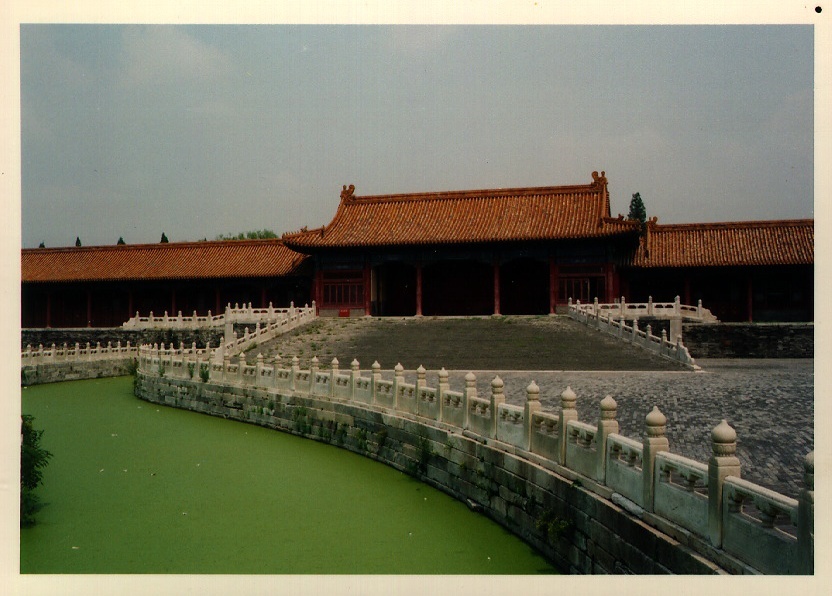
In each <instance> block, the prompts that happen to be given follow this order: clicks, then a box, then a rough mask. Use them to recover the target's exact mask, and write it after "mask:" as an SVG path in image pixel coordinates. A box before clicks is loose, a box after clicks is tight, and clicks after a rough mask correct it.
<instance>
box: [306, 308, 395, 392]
mask: <svg viewBox="0 0 832 596" xmlns="http://www.w3.org/2000/svg"><path fill="white" fill-rule="evenodd" d="M313 302H314V301H313ZM371 369H372V371H373V372H372V373H370V375H371V376H372V378H373V387H372V389H373V403H376V402H377V395H378V382H379V381H380V380H381V364H379V363H378V360H376V361H374V362H373V365H372V366H371Z"/></svg>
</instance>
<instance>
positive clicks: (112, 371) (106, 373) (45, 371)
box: [20, 358, 135, 387]
mask: <svg viewBox="0 0 832 596" xmlns="http://www.w3.org/2000/svg"><path fill="white" fill-rule="evenodd" d="M134 369H135V358H114V359H111V360H97V361H94V362H54V363H47V364H36V365H32V366H23V367H21V369H20V384H21V385H22V386H24V387H25V386H27V385H40V384H42V383H58V382H61V381H77V380H82V379H99V378H102V377H121V376H124V375H129V374H131V373H132V372H133V370H134Z"/></svg>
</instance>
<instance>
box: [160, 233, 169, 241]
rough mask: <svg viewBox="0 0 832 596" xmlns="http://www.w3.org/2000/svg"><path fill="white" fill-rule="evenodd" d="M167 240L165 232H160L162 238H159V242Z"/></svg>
mask: <svg viewBox="0 0 832 596" xmlns="http://www.w3.org/2000/svg"><path fill="white" fill-rule="evenodd" d="M167 241H168V237H167V236H165V233H164V232H162V239H161V240H159V242H167Z"/></svg>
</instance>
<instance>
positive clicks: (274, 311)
mask: <svg viewBox="0 0 832 596" xmlns="http://www.w3.org/2000/svg"><path fill="white" fill-rule="evenodd" d="M314 309H315V303H314V301H313V302H312V307H309V306H308V305H306V306H304V307H302V308H299V307H295V303H294V302H292V303H290V305H289V308H274V307H273V306H272V305H271V303H269V306H268V307H267V308H252V306H251V303H249V304H248V305H246V304H243V305H242V307H241V306H240V305H239V304H235V305H234V306H233V307H232V306H231V304H228V305H227V306H226V307H225V313H223V314H219V315H212V314H211V311H210V310H209V311H208V314H207V315H205V316H200V315H197V313H196V311H194V313H193V315H192V316H184V317H183V316H182V311H179V313H178V314H177V315H176V316H168V313H167V311H166V312H165V313H164V314H163V315H162V316H155V315H154V314H153V312H152V311H151V312H150V314H149V315H148V316H146V317H142V316H140V315H139V313H138V312H137V313H136V316H134V317H131V318H130V319H129V320H128V321H127V322H126V323H124V324H123V325H122V327H123V328H125V329H204V328H207V327H222V326H225V325H227V324H229V323H230V324H234V323H238V324H251V325H254V324H256V323H260V324H261V325H266V324H269V323H274V322H275V321H278V320H280V319H283V318H290V319H291V318H293V317H295V315H297V314H304V313H306V312H307V311H309V310H312V312H314Z"/></svg>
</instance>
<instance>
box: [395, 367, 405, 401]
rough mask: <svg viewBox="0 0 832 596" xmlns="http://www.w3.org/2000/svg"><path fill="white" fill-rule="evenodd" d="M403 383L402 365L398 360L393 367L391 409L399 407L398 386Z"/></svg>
mask: <svg viewBox="0 0 832 596" xmlns="http://www.w3.org/2000/svg"><path fill="white" fill-rule="evenodd" d="M402 383H404V367H403V366H402V363H401V362H398V363H397V364H396V366H395V367H394V368H393V409H394V410H398V409H399V386H400V385H401V384H402Z"/></svg>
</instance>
